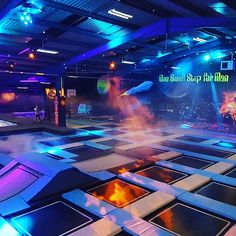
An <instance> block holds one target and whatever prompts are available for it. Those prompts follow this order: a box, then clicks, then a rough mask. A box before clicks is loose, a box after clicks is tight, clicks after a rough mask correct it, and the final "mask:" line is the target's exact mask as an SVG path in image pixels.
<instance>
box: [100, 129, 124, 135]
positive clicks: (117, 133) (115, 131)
mask: <svg viewBox="0 0 236 236" xmlns="http://www.w3.org/2000/svg"><path fill="white" fill-rule="evenodd" d="M104 134H107V135H120V134H125V132H124V131H118V130H108V131H104Z"/></svg>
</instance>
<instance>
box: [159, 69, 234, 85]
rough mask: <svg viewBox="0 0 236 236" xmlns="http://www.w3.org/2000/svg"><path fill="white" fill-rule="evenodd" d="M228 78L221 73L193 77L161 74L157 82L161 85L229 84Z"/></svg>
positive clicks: (191, 75)
mask: <svg viewBox="0 0 236 236" xmlns="http://www.w3.org/2000/svg"><path fill="white" fill-rule="evenodd" d="M229 79H230V76H229V75H228V74H222V73H221V72H215V73H214V74H211V73H208V72H205V73H203V74H200V75H195V74H192V73H187V74H182V75H177V74H174V73H172V74H170V75H168V76H165V75H163V74H160V75H159V82H162V83H168V82H171V83H178V82H193V83H201V82H220V83H227V82H229Z"/></svg>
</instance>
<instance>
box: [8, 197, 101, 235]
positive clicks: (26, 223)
mask: <svg viewBox="0 0 236 236" xmlns="http://www.w3.org/2000/svg"><path fill="white" fill-rule="evenodd" d="M96 219H97V218H96V217H92V216H91V214H90V213H87V212H86V213H85V212H81V211H80V210H77V209H75V208H74V207H72V206H70V205H68V204H66V203H64V202H62V201H57V202H54V203H52V204H49V205H46V206H43V207H40V208H37V209H35V210H32V211H30V212H27V213H25V214H22V215H19V216H16V217H13V218H12V221H13V223H14V224H15V225H16V228H19V230H21V231H23V232H24V234H26V235H32V236H34V235H43V236H58V235H60V236H62V235H66V234H68V233H70V232H73V231H75V230H77V229H79V228H81V227H83V226H85V225H88V224H89V223H91V222H93V221H95V220H96ZM35 222H37V223H35Z"/></svg>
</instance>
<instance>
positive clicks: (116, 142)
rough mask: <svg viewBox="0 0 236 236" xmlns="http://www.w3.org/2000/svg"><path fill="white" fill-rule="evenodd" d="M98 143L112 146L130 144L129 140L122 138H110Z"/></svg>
mask: <svg viewBox="0 0 236 236" xmlns="http://www.w3.org/2000/svg"><path fill="white" fill-rule="evenodd" d="M98 143H99V144H102V145H106V146H110V147H120V146H123V145H127V144H130V143H129V142H126V141H120V140H117V139H109V140H106V141H102V142H98Z"/></svg>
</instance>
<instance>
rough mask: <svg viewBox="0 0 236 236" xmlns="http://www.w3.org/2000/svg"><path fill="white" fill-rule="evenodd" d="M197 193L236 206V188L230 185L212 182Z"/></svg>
mask: <svg viewBox="0 0 236 236" xmlns="http://www.w3.org/2000/svg"><path fill="white" fill-rule="evenodd" d="M196 194H198V195H202V196H205V197H208V198H211V199H214V200H216V201H220V202H224V203H227V204H230V205H233V206H236V188H235V187H232V186H229V185H225V184H221V183H217V182H211V183H209V184H207V185H206V186H204V187H202V188H200V189H199V190H198V191H196Z"/></svg>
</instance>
